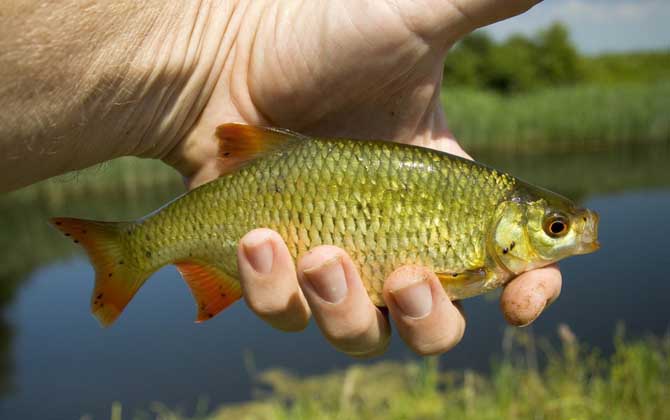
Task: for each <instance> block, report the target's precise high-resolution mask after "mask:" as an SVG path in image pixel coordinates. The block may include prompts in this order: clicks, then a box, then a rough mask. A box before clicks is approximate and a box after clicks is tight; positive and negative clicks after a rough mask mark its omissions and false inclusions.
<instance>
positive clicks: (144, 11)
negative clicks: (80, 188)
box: [0, 0, 252, 190]
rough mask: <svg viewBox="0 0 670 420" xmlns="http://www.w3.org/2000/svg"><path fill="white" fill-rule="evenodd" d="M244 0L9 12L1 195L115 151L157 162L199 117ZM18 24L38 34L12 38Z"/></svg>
mask: <svg viewBox="0 0 670 420" xmlns="http://www.w3.org/2000/svg"><path fill="white" fill-rule="evenodd" d="M251 1H252V0H240V1H234V0H230V1H226V0H219V1H215V0H213V1H202V2H198V3H194V2H193V3H192V2H183V3H182V2H167V3H166V2H158V1H155V2H147V3H144V4H142V5H141V6H139V5H135V3H134V2H123V1H118V2H115V3H102V4H99V5H97V6H94V7H91V8H88V9H84V8H81V7H79V6H78V5H77V4H74V3H73V4H69V3H67V4H65V3H64V4H63V5H62V6H63V7H60V8H58V9H48V10H47V9H45V8H34V9H30V8H28V7H26V8H25V9H26V10H27V11H25V10H18V9H17V10H6V12H7V14H6V16H5V17H1V16H0V23H1V24H2V25H0V26H3V29H1V30H0V43H2V44H4V45H5V46H6V47H7V48H8V50H9V51H11V52H12V54H11V55H10V54H7V55H3V56H2V57H0V82H1V83H0V106H1V107H2V108H3V109H5V110H7V112H6V113H4V115H3V117H1V118H0V178H1V179H2V183H1V184H0V190H11V189H14V188H18V187H21V186H23V185H27V184H30V183H32V182H36V181H39V180H41V179H45V178H48V177H50V176H54V175H58V174H61V173H64V172H68V171H72V170H77V169H82V168H85V167H88V166H91V165H94V164H96V163H100V162H104V161H106V160H110V159H113V158H115V157H119V156H124V155H135V156H142V157H154V158H162V157H164V156H165V155H166V154H167V153H168V152H169V150H170V149H171V148H173V147H174V145H175V144H176V143H177V142H178V141H179V139H180V137H181V136H183V135H184V133H186V132H187V131H188V130H189V129H190V127H191V126H192V125H193V123H194V121H195V120H196V119H197V118H198V115H199V113H200V111H201V109H202V107H203V106H204V103H205V102H206V101H207V99H208V97H209V95H210V94H211V92H212V89H213V86H214V83H215V81H216V80H217V79H218V78H219V77H220V74H221V71H222V69H223V67H224V66H225V62H226V58H227V56H228V53H229V51H230V49H231V48H232V44H233V41H234V40H235V32H236V31H237V30H238V28H239V16H238V10H239V9H240V8H241V6H243V5H244V3H245V2H247V3H248V2H251ZM28 9H30V10H28ZM43 9H44V10H46V11H44V10H43ZM236 18H237V20H238V22H235V19H236ZM21 26H29V27H36V28H39V30H36V31H34V32H30V33H29V35H28V36H25V37H23V38H21V37H17V36H16V35H13V34H16V33H19V32H17V31H18V30H19V29H20V27H21ZM35 51H38V52H37V53H36V52H35Z"/></svg>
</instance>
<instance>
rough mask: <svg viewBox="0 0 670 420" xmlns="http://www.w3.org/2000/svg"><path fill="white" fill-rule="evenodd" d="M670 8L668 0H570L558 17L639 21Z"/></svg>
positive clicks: (601, 20) (600, 20)
mask: <svg viewBox="0 0 670 420" xmlns="http://www.w3.org/2000/svg"><path fill="white" fill-rule="evenodd" d="M664 8H665V9H667V10H670V3H668V2H667V1H659V0H653V1H622V2H607V3H605V2H592V1H584V0H568V1H567V2H565V4H564V5H562V6H561V7H560V9H558V10H557V12H558V13H556V15H557V17H565V18H575V19H584V20H591V21H595V22H607V21H612V20H623V21H639V20H642V19H645V18H648V17H650V16H653V15H654V14H655V13H658V11H659V10H663V9H664Z"/></svg>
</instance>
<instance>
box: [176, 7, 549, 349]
mask: <svg viewBox="0 0 670 420" xmlns="http://www.w3.org/2000/svg"><path fill="white" fill-rule="evenodd" d="M391 3H392V2H386V3H383V6H382V5H381V4H382V3H381V2H380V3H378V4H376V5H375V7H374V8H368V7H366V6H364V5H361V4H360V2H351V3H348V2H313V3H306V4H305V3H303V4H301V6H300V8H294V7H292V6H291V5H290V4H285V3H281V2H275V3H272V4H271V5H269V6H267V7H268V8H267V9H265V10H264V11H263V13H261V14H260V15H259V20H258V22H257V26H256V28H255V33H254V38H253V42H246V43H245V42H242V45H245V46H247V47H249V48H248V49H247V50H238V51H237V52H236V55H237V60H240V62H241V63H242V64H241V65H240V67H239V68H238V69H237V72H234V74H233V73H231V74H230V75H227V76H226V77H225V78H224V80H225V82H224V83H221V84H219V85H218V86H217V87H216V88H215V89H214V93H213V95H212V97H211V99H210V102H209V103H208V104H207V106H206V107H205V108H204V110H203V113H202V116H201V117H200V120H199V122H198V123H197V124H196V126H195V128H194V130H193V131H192V132H191V135H190V136H188V137H187V138H186V139H185V140H184V142H183V143H182V144H181V145H180V146H179V147H178V148H177V149H175V153H176V156H168V157H167V160H168V161H169V162H171V163H172V164H173V165H175V166H176V167H178V168H180V169H181V170H182V172H183V173H185V174H187V175H188V176H189V179H190V185H191V186H196V185H199V184H200V183H202V182H206V181H209V180H211V179H213V178H215V177H216V176H217V174H218V172H217V167H216V165H217V161H216V157H215V156H216V153H215V152H216V145H215V143H213V139H212V137H211V134H210V133H213V132H214V127H215V126H216V125H217V124H219V123H221V122H223V121H242V122H246V123H251V124H256V125H269V126H279V127H288V128H293V129H296V130H298V131H300V132H303V133H308V134H314V135H323V136H344V137H353V138H357V137H358V138H385V139H392V140H395V141H401V142H406V143H411V144H418V145H422V146H426V147H432V148H435V149H439V150H442V151H446V152H450V153H452V154H456V155H460V156H464V157H469V156H468V155H467V154H466V153H465V152H464V151H463V150H462V149H461V147H460V146H459V144H458V143H457V141H456V140H455V139H454V137H453V135H452V134H451V133H450V132H449V130H448V129H447V126H446V121H445V117H444V111H443V109H442V106H441V104H440V100H439V96H440V87H441V75H442V66H443V60H444V55H445V54H446V52H447V50H448V49H449V47H450V46H451V45H452V44H453V42H454V41H455V40H456V39H457V38H458V37H459V36H461V35H463V34H465V33H467V32H468V31H470V30H472V29H473V28H474V27H475V26H478V25H481V24H485V23H489V22H491V21H495V20H497V19H500V18H504V17H507V16H510V15H513V14H515V13H517V12H520V11H521V10H523V9H524V8H526V7H528V6H530V3H529V2H504V1H460V2H455V1H452V2H449V1H427V2H425V4H424V5H422V6H417V4H416V2H409V1H407V2H403V1H401V2H393V4H391ZM280 4H281V5H283V6H285V7H282V8H281V9H280V8H279V5H280ZM438 10H442V12H441V13H440V12H436V11H438ZM463 13H467V14H468V17H467V18H466V17H465V16H464V14H463ZM319 19H323V21H320V20H319ZM362 57H363V58H362ZM231 98H237V99H236V100H231ZM240 243H241V245H240V249H239V253H238V262H239V269H240V274H241V278H242V285H243V289H244V295H245V298H246V301H247V303H248V305H249V307H250V308H251V309H252V310H253V311H254V312H255V313H256V314H258V315H259V316H260V317H261V318H262V319H264V320H266V321H267V322H268V323H270V325H272V326H274V327H276V328H279V329H283V330H287V331H295V330H301V329H303V328H304V327H305V326H306V325H307V323H308V320H309V317H310V315H311V314H313V315H314V317H315V319H316V322H317V324H318V325H319V327H320V329H321V330H322V332H323V334H324V335H325V337H326V338H327V339H328V340H329V341H330V342H331V343H332V344H333V345H334V346H335V347H336V348H338V349H339V350H341V351H343V352H345V353H348V354H350V355H353V356H373V355H378V354H381V353H382V352H383V351H384V350H385V348H386V346H387V345H388V343H389V338H390V327H389V321H388V315H387V314H386V313H384V312H382V310H380V309H379V308H376V307H375V306H374V305H373V304H372V302H371V301H370V299H369V297H368V295H367V292H366V290H365V288H364V287H363V283H362V282H361V279H360V277H359V274H358V271H357V269H356V267H355V266H354V264H353V263H352V261H351V259H350V258H349V256H348V255H347V254H346V252H344V251H343V250H341V249H339V248H336V247H333V246H321V247H317V248H315V249H313V250H312V251H311V252H309V253H308V254H306V255H304V256H302V258H301V259H300V260H299V261H298V264H297V269H296V268H295V267H294V263H293V260H292V258H291V256H290V255H289V252H288V249H287V248H286V245H285V244H284V242H283V241H282V239H281V237H280V236H279V235H278V234H277V233H276V232H273V231H270V230H268V229H257V230H254V231H252V232H250V233H249V234H247V235H246V236H245V237H244V238H242V240H241V241H240ZM560 287H561V276H560V272H559V271H558V269H557V268H556V267H555V266H552V267H547V268H542V269H538V270H534V271H532V272H528V273H525V274H523V275H521V276H519V277H517V278H516V279H514V280H513V281H512V282H510V283H509V284H508V285H507V286H506V287H505V290H504V291H503V294H502V296H501V300H500V304H501V308H502V311H503V314H504V316H505V318H506V319H507V320H508V321H509V322H510V323H512V324H514V325H526V324H528V323H530V322H532V321H533V320H534V319H535V318H536V317H537V316H538V315H539V314H540V312H542V310H543V309H544V308H545V306H546V305H548V304H549V303H551V302H552V301H553V300H554V299H556V297H557V296H558V294H559V292H560ZM384 299H385V302H386V303H387V305H388V312H389V313H390V314H391V317H392V318H393V319H394V321H395V324H396V327H397V329H398V332H399V334H400V336H401V337H402V338H403V340H404V341H405V342H406V343H407V345H408V346H409V347H411V348H412V349H413V350H414V351H416V352H417V353H419V354H435V353H441V352H445V351H447V350H449V349H450V348H452V347H453V346H454V345H455V344H456V343H458V341H460V339H461V337H462V335H463V332H464V329H465V317H464V315H463V312H462V310H461V309H460V307H459V306H458V305H457V304H454V303H452V302H451V301H450V300H449V299H448V297H447V295H446V293H445V291H444V289H443V288H442V286H441V285H440V282H439V280H438V279H437V277H436V276H435V274H434V273H432V272H430V270H428V269H426V268H423V267H418V266H408V267H401V268H399V269H398V270H397V271H395V272H394V273H393V274H392V275H391V276H390V277H389V278H388V279H387V280H386V282H385V285H384Z"/></svg>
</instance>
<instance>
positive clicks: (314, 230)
mask: <svg viewBox="0 0 670 420" xmlns="http://www.w3.org/2000/svg"><path fill="white" fill-rule="evenodd" d="M217 136H218V137H219V139H220V146H219V147H220V152H219V153H220V154H219V158H220V159H221V164H222V166H221V169H222V174H221V176H220V177H219V178H218V179H216V180H214V181H212V182H210V183H207V184H205V185H202V186H200V187H199V188H196V189H194V190H193V191H190V192H189V193H187V194H184V195H183V196H181V197H179V198H177V199H175V200H174V201H173V202H171V203H169V204H167V205H166V206H164V207H163V208H161V209H159V210H157V211H156V212H154V213H152V214H150V215H148V216H146V217H144V218H142V219H139V220H137V221H133V222H95V221H86V220H81V219H72V218H54V219H52V223H54V224H55V225H56V227H57V228H59V229H60V230H62V231H63V232H64V233H65V234H66V235H67V236H69V237H71V238H72V239H74V240H75V241H76V242H77V243H80V244H81V245H82V246H84V248H85V249H86V251H87V253H88V254H89V257H90V259H91V262H92V263H93V265H94V267H95V269H96V284H95V288H94V291H93V297H92V299H91V308H92V311H93V313H94V314H95V315H96V316H97V317H98V319H99V320H100V322H101V323H102V324H103V325H109V324H111V323H112V322H113V321H114V320H115V319H116V318H117V317H118V315H119V314H120V313H121V311H122V310H123V309H124V308H125V306H126V305H127V303H128V302H129V301H130V299H132V297H133V295H134V294H135V293H136V292H137V290H138V289H139V287H140V286H141V285H142V284H143V283H144V281H145V280H146V278H148V277H149V276H150V275H151V273H153V272H154V271H156V270H157V269H158V268H160V267H162V266H163V265H166V264H175V265H176V266H177V268H178V269H179V271H180V273H181V274H182V276H183V277H184V279H185V280H186V282H187V283H188V285H189V286H190V288H191V291H192V293H193V295H194V298H195V299H196V302H197V307H198V318H197V320H198V321H203V320H206V319H209V318H211V317H212V316H214V315H216V313H218V312H220V311H221V310H222V309H224V308H225V307H227V306H228V305H230V304H231V303H232V302H234V301H235V300H237V299H239V298H240V297H241V294H242V292H241V287H240V284H239V280H238V278H239V273H238V267H237V248H238V241H239V239H240V238H241V237H242V236H244V235H245V234H246V233H247V232H249V231H250V230H252V229H255V228H258V227H265V228H270V229H273V230H275V231H276V232H278V233H279V235H280V236H281V237H282V238H283V239H284V241H285V242H286V245H287V247H288V250H289V252H290V254H291V255H292V256H293V258H294V259H296V260H297V259H298V258H300V256H301V255H302V254H304V253H305V252H307V251H308V250H309V249H311V248H314V247H316V246H318V245H326V244H327V245H335V246H339V247H341V248H343V249H344V250H346V251H347V252H348V254H349V255H350V256H351V258H352V260H353V261H354V263H355V264H356V266H357V267H358V269H359V272H360V274H361V278H362V281H363V283H364V284H365V287H366V289H367V291H368V293H369V295H370V298H371V299H372V301H373V302H374V303H375V304H376V305H379V306H384V300H383V296H382V290H383V286H384V280H385V279H386V278H387V277H388V275H389V274H390V273H391V272H392V271H393V270H395V269H396V268H398V267H400V266H402V265H406V264H421V265H424V266H426V267H428V268H430V269H432V270H433V271H434V272H436V273H437V275H438V277H439V278H440V280H441V281H442V284H443V285H444V287H445V290H446V291H447V293H448V295H449V297H450V298H451V299H460V298H465V297H469V296H473V295H476V294H479V293H483V292H486V291H487V290H490V289H492V288H494V287H497V286H499V285H501V284H503V283H504V282H505V281H507V280H509V279H510V278H511V276H512V274H515V273H519V272H521V271H525V270H528V269H531V268H533V267H539V266H543V265H546V264H549V263H550V262H551V261H554V260H558V259H560V258H564V257H565V256H568V255H570V254H569V252H568V251H569V250H570V249H571V248H570V247H567V246H554V245H553V242H552V243H551V244H550V245H548V251H546V250H545V251H546V252H547V253H548V254H551V253H553V252H555V253H557V255H558V257H556V258H554V256H553V255H548V256H547V257H545V256H541V255H539V254H538V253H537V252H535V251H534V250H533V248H532V244H529V243H526V242H527V241H528V240H529V238H531V236H533V238H534V240H536V242H537V244H536V245H539V246H545V245H543V244H544V242H547V241H549V242H551V241H555V240H554V239H551V238H549V236H552V235H554V233H553V232H549V233H548V234H546V235H545V234H544V233H542V231H543V229H544V231H546V229H547V228H546V226H547V225H546V223H545V222H543V220H545V219H546V217H547V216H546V215H550V216H551V214H553V213H551V211H549V210H550V207H552V208H556V209H558V210H559V211H560V212H567V213H566V214H568V213H569V214H570V217H574V218H575V219H574V220H575V221H576V224H575V226H577V227H578V228H579V229H581V231H580V232H579V234H582V233H584V232H586V233H588V234H587V235H585V236H584V237H585V238H587V239H589V240H590V241H591V242H590V243H588V244H587V243H585V244H579V243H577V242H576V241H574V240H573V241H572V242H571V243H570V246H571V247H572V248H574V249H578V251H579V252H582V253H584V252H585V250H589V249H590V250H593V249H596V246H597V241H595V238H596V235H597V231H596V228H597V216H596V215H595V213H593V212H590V213H589V211H584V210H579V209H576V208H575V207H574V205H573V204H572V203H571V202H569V200H567V199H565V198H563V197H560V196H558V195H556V194H554V193H551V192H548V191H545V190H541V189H538V188H535V187H532V186H530V185H528V184H525V183H523V182H521V181H518V180H517V179H516V178H514V177H512V176H510V175H508V174H504V173H501V172H498V171H496V170H494V169H491V168H488V167H486V166H483V165H481V164H478V163H475V162H472V161H469V160H465V159H462V158H459V157H456V156H453V155H449V154H446V153H442V152H439V151H435V150H430V149H426V148H421V147H415V146H410V145H405V144H398V143H391V142H383V141H367V140H359V141H357V140H348V139H322V138H308V137H305V136H302V135H300V134H296V133H292V132H287V131H285V130H276V129H262V128H257V127H251V126H244V125H238V124H226V125H223V126H220V127H219V128H218V129H217ZM519 206H526V207H524V208H520V207H519ZM552 211H553V210H552ZM538 212H539V213H538ZM584 212H586V213H584ZM552 217H553V216H552ZM582 218H583V222H582V221H581V219H582ZM531 222H532V223H535V224H534V225H533V226H532V231H529V230H527V228H526V227H524V226H525V225H528V224H529V223H531ZM543 223H545V224H544V225H543ZM565 223H566V226H567V222H565ZM538 224H539V225H538ZM543 226H545V227H543ZM556 226H558V227H561V226H562V225H561V226H559V225H556ZM552 229H554V230H556V229H558V228H552ZM566 232H567V231H566ZM561 233H563V231H561ZM542 235H545V236H546V237H544V236H542ZM536 236H537V237H536ZM547 238H549V239H547ZM566 238H568V239H570V237H568V236H566ZM543 241H544V242H543ZM516 242H518V243H519V245H518V246H517V248H516V251H513V252H510V249H512V248H513V247H514V245H515V244H516ZM579 247H581V248H579ZM562 250H568V251H562ZM522 251H523V252H524V253H525V254H523V255H522V254H520V252H522ZM561 252H562V254H561ZM575 252H577V251H575ZM588 252H591V251H588ZM510 267H511V268H510Z"/></svg>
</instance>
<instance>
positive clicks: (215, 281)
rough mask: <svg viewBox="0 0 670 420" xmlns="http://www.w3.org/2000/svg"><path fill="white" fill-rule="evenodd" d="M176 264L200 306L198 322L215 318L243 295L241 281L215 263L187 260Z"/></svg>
mask: <svg viewBox="0 0 670 420" xmlns="http://www.w3.org/2000/svg"><path fill="white" fill-rule="evenodd" d="M175 265H176V266H177V269H178V270H179V273H180V274H181V275H182V277H183V278H184V280H185V281H186V284H188V286H189V287H190V289H191V293H192V294H193V298H194V299H195V302H196V304H197V306H198V316H197V318H196V322H203V321H207V320H208V319H211V318H213V317H214V316H215V315H216V314H218V313H219V312H221V311H222V310H224V309H226V308H227V307H228V306H230V305H231V304H232V303H234V302H235V301H236V300H238V299H239V298H240V297H242V289H241V286H240V283H239V282H238V281H237V280H236V279H234V278H232V277H230V276H229V275H228V274H226V273H225V272H224V271H223V270H222V269H221V268H220V267H218V266H217V265H215V264H209V263H206V262H203V261H197V260H186V261H179V262H176V263H175Z"/></svg>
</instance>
